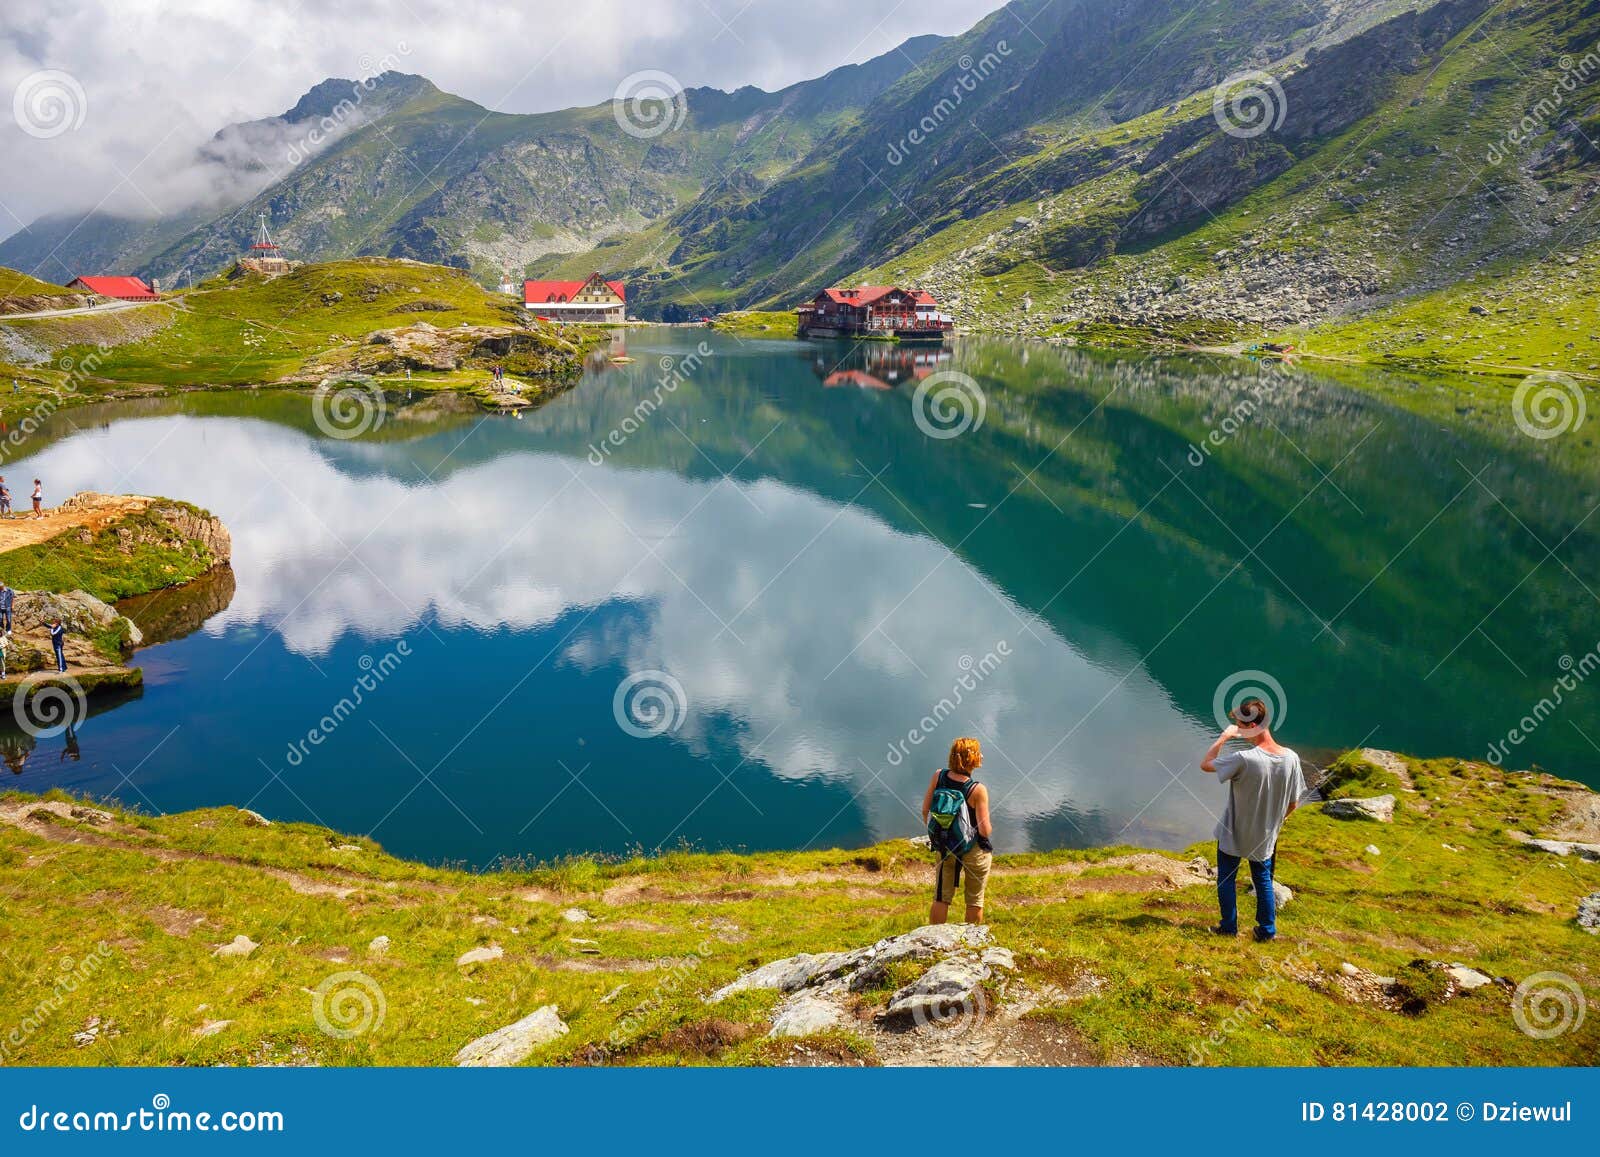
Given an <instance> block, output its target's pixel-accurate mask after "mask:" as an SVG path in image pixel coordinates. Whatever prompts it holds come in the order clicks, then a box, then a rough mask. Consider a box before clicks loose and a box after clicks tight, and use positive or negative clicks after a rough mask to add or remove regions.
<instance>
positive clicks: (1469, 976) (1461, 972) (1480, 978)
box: [1445, 964, 1494, 992]
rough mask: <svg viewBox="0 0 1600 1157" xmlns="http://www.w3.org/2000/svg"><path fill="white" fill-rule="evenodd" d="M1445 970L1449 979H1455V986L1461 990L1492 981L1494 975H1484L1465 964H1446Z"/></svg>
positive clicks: (1469, 990)
mask: <svg viewBox="0 0 1600 1157" xmlns="http://www.w3.org/2000/svg"><path fill="white" fill-rule="evenodd" d="M1445 972H1447V973H1449V975H1450V979H1451V980H1453V981H1455V982H1456V987H1458V988H1460V989H1461V991H1463V992H1471V991H1472V990H1473V989H1474V988H1482V987H1483V986H1484V985H1486V984H1493V983H1494V977H1492V976H1485V975H1484V974H1483V973H1481V972H1479V971H1478V970H1477V969H1476V968H1468V967H1467V966H1466V965H1465V964H1447V965H1445Z"/></svg>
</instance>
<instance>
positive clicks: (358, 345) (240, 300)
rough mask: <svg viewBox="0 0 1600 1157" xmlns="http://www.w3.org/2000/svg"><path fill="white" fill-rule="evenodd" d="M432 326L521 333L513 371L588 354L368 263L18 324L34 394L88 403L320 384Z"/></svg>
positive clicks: (485, 303)
mask: <svg viewBox="0 0 1600 1157" xmlns="http://www.w3.org/2000/svg"><path fill="white" fill-rule="evenodd" d="M416 323H426V324H428V325H430V326H433V327H436V329H437V330H438V331H440V333H441V334H443V335H448V333H449V331H450V330H452V329H455V328H458V327H461V326H488V327H498V328H502V329H507V330H514V331H515V332H516V333H517V334H518V342H519V345H520V346H521V347H525V348H524V350H523V352H524V353H525V354H526V355H527V356H526V357H524V358H522V359H521V360H519V362H518V366H519V368H518V369H516V371H515V372H518V373H530V374H539V375H543V374H558V375H559V374H563V373H572V372H576V371H577V370H578V369H579V368H580V367H581V363H582V358H583V356H584V354H585V352H586V351H587V349H588V345H589V342H588V339H587V338H586V337H584V336H583V335H579V334H572V335H563V334H561V333H560V332H558V331H557V329H556V328H555V327H553V326H550V325H547V324H545V323H542V322H537V321H532V320H530V319H529V318H528V317H527V315H526V311H524V310H523V309H522V308H521V306H520V305H519V304H518V303H517V302H515V301H513V300H512V299H510V298H507V297H504V296H502V295H500V294H497V293H491V292H488V291H487V290H485V289H483V288H482V287H481V286H479V285H478V284H477V283H476V282H475V281H473V280H472V279H471V278H470V277H468V276H467V275H466V274H464V273H463V272H461V271H460V270H456V269H450V268H446V267H444V266H438V265H424V264H421V263H418V262H412V261H403V260H396V259H382V258H365V259H361V260H355V261H335V262H326V263H321V264H313V265H304V266H301V267H300V268H298V269H296V270H295V271H294V272H292V273H289V274H286V275H284V276H282V277H278V278H274V279H271V280H267V279H263V278H260V277H255V276H246V277H241V278H237V279H233V280H230V279H227V278H215V279H213V280H211V281H209V282H206V283H204V284H203V285H201V286H199V287H198V288H196V289H194V290H192V291H190V292H188V293H186V294H184V295H183V296H182V297H181V298H178V299H176V300H173V301H171V302H165V303H162V304H160V305H154V306H149V307H146V308H143V309H138V310H126V311H121V312H118V313H112V314H105V315H87V316H85V315H78V316H73V317H62V318H41V319H35V320H15V319H14V320H11V321H8V322H4V323H3V324H0V338H4V337H6V336H7V335H16V336H17V337H18V338H20V340H21V342H22V343H23V344H25V345H26V346H27V347H28V348H31V349H34V350H39V351H47V352H48V354H49V360H48V361H46V362H44V363H42V364H40V365H38V366H33V367H29V368H28V370H27V374H28V377H29V382H30V383H31V384H30V387H29V389H28V390H25V391H24V392H25V395H29V396H31V395H32V394H33V393H34V392H36V391H37V392H39V393H41V394H42V393H43V392H46V391H50V390H62V389H64V390H66V391H69V393H70V395H71V396H72V397H75V398H77V399H78V400H86V399H89V398H92V397H95V396H99V395H103V394H119V393H126V392H129V391H140V390H149V389H168V388H173V387H177V388H206V387H223V386H236V385H262V384H268V383H272V382H280V381H281V382H305V381H312V382H314V381H316V380H317V379H318V378H319V377H321V376H322V375H324V374H330V373H334V372H336V371H338V370H339V369H341V368H356V367H357V365H358V363H362V362H364V361H365V360H366V359H365V351H367V349H368V347H369V345H370V344H371V343H369V342H368V340H367V339H368V335H370V334H371V333H372V332H373V331H376V330H392V329H398V328H401V327H406V326H411V325H414V324H416ZM485 377H486V367H479V370H478V372H477V373H475V374H474V373H473V372H472V369H471V367H470V366H468V365H466V364H465V363H464V364H463V365H462V366H461V367H460V368H459V370H457V371H440V372H435V373H428V372H421V371H419V372H418V373H417V374H416V375H415V377H414V379H408V380H414V383H415V385H416V386H418V387H426V386H430V385H433V386H457V385H462V384H467V383H468V379H470V380H471V383H472V384H481V382H482V380H483V379H484V378H485Z"/></svg>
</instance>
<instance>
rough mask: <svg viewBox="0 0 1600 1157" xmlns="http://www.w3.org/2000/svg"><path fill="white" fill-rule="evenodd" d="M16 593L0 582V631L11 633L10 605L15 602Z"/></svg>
mask: <svg viewBox="0 0 1600 1157" xmlns="http://www.w3.org/2000/svg"><path fill="white" fill-rule="evenodd" d="M16 597H17V592H16V591H14V590H12V589H11V588H10V587H8V586H6V584H5V583H3V582H0V631H4V632H5V633H6V634H8V635H9V634H10V633H11V604H12V603H13V602H14V601H15V599H16Z"/></svg>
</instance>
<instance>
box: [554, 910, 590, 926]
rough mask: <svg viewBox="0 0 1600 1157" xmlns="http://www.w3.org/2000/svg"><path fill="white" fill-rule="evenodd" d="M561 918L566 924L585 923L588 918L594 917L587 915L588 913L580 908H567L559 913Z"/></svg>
mask: <svg viewBox="0 0 1600 1157" xmlns="http://www.w3.org/2000/svg"><path fill="white" fill-rule="evenodd" d="M561 918H562V919H563V920H565V921H566V922H567V923H568V924H587V923H588V922H589V921H590V920H593V919H594V917H593V916H591V915H589V913H587V912H585V911H584V910H583V909H582V908H568V909H567V910H566V911H565V912H563V913H561Z"/></svg>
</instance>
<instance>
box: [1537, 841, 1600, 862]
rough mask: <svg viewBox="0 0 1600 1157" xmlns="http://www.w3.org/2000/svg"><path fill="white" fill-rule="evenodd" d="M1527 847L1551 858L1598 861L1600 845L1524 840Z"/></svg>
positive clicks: (1599, 858)
mask: <svg viewBox="0 0 1600 1157" xmlns="http://www.w3.org/2000/svg"><path fill="white" fill-rule="evenodd" d="M1523 843H1524V844H1526V845H1527V846H1528V847H1530V848H1533V849H1535V850H1536V851H1540V852H1549V853H1550V854H1551V855H1552V856H1577V857H1578V858H1579V859H1580V860H1600V844H1580V843H1576V842H1574V841H1572V840H1524V841H1523Z"/></svg>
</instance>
